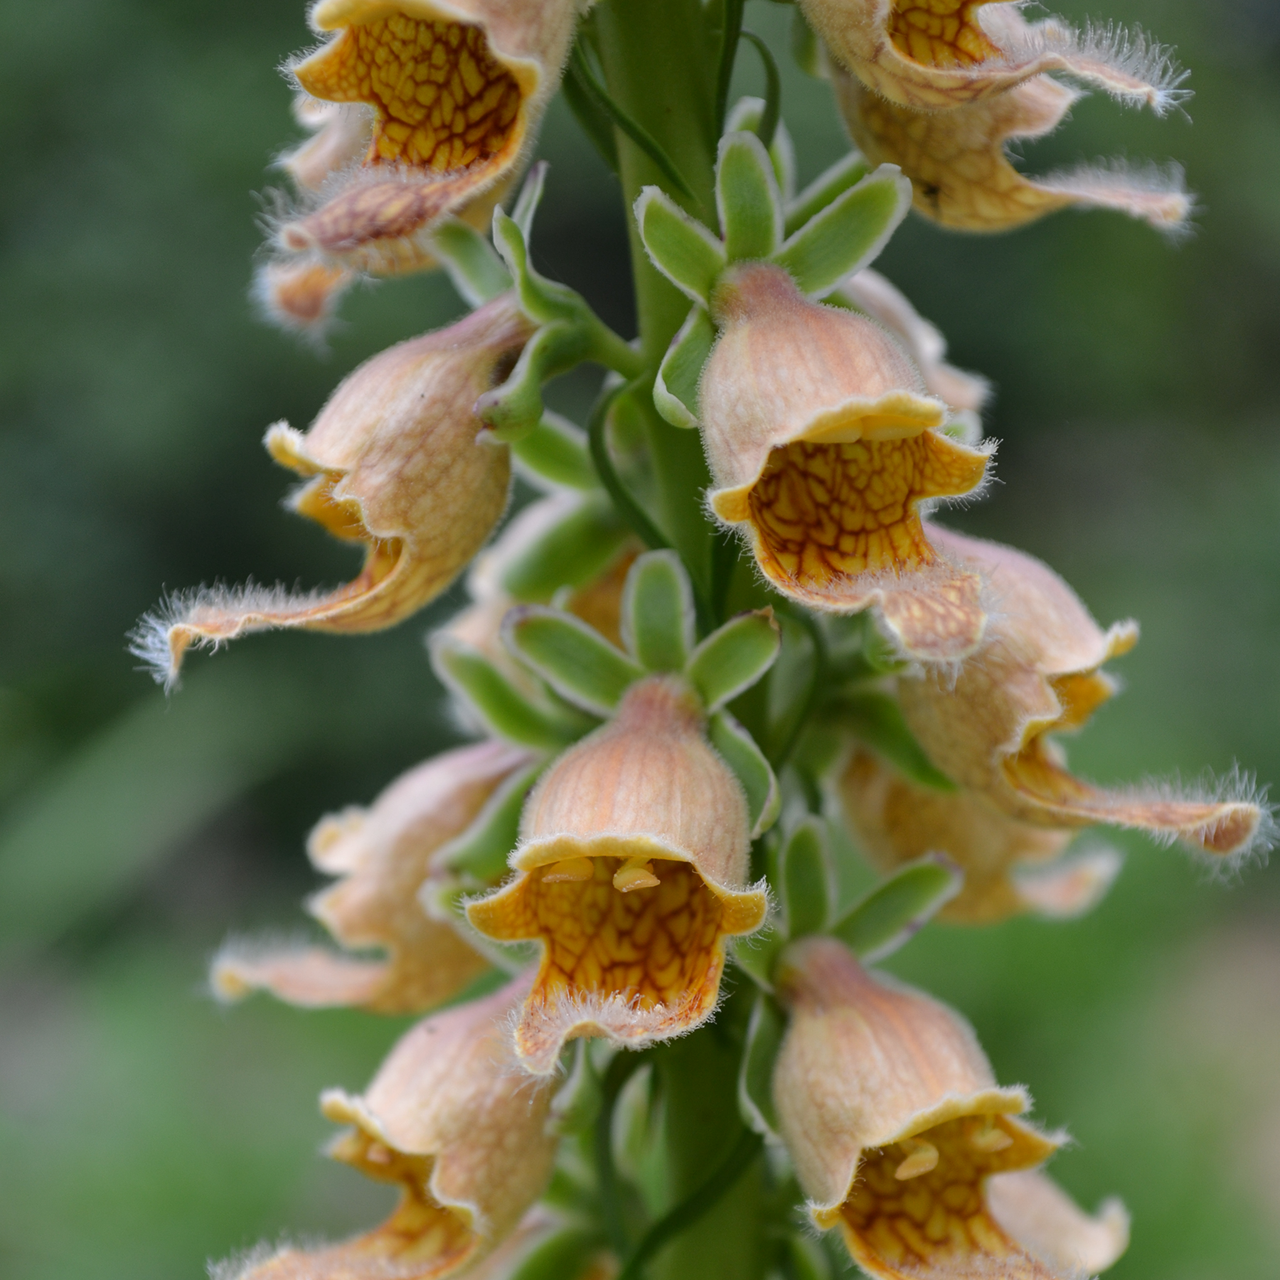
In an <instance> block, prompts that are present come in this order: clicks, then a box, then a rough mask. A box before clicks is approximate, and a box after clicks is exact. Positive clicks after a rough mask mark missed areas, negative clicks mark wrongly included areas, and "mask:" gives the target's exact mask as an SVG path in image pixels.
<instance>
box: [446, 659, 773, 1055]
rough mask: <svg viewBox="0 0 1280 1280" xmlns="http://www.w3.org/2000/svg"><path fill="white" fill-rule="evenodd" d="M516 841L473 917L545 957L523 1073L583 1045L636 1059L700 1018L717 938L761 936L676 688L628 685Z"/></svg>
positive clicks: (668, 682)
mask: <svg viewBox="0 0 1280 1280" xmlns="http://www.w3.org/2000/svg"><path fill="white" fill-rule="evenodd" d="M521 831H522V838H521V841H520V844H519V846H518V848H517V850H516V852H515V853H514V854H513V855H512V858H511V865H512V867H513V868H514V869H515V870H516V876H515V878H514V879H513V880H511V881H510V882H509V883H508V884H507V885H505V886H504V887H503V888H501V889H499V890H498V891H497V892H496V893H494V894H492V895H490V896H489V897H486V898H483V899H481V900H479V901H477V902H473V903H472V904H471V905H470V906H469V907H468V909H467V915H468V918H469V920H470V921H471V923H472V924H473V925H474V926H475V927H476V928H477V929H478V930H479V931H480V932H481V933H483V934H485V935H486V936H488V937H491V938H494V939H497V940H500V941H518V940H536V941H538V942H540V943H541V945H542V958H541V961H540V964H539V968H538V974H537V977H536V978H535V980H534V983H533V987H532V989H531V991H530V993H529V997H528V999H527V1001H526V1002H525V1005H524V1007H523V1009H522V1010H521V1013H520V1016H519V1018H518V1020H517V1022H516V1028H515V1047H516V1053H517V1056H518V1057H519V1058H520V1060H521V1061H522V1062H523V1064H524V1066H525V1068H526V1069H527V1070H529V1071H531V1072H533V1073H534V1074H537V1075H545V1074H548V1073H550V1072H552V1071H554V1070H555V1068H556V1063H557V1060H558V1056H559V1052H560V1048H561V1046H562V1045H563V1044H564V1043H565V1041H566V1040H569V1039H572V1038H574V1037H576V1036H598V1035H604V1036H608V1037H609V1038H610V1039H612V1040H614V1041H616V1042H618V1043H621V1044H626V1045H628V1046H631V1047H639V1046H642V1045H644V1044H648V1043H651V1042H653V1041H654V1040H658V1039H665V1038H667V1037H669V1036H672V1035H678V1034H680V1033H682V1032H684V1031H688V1030H691V1029H692V1028H693V1027H695V1026H698V1025H699V1024H700V1023H702V1022H704V1021H706V1019H707V1018H708V1017H710V1015H711V1013H712V1011H713V1010H714V1008H715V1004H716V998H717V995H718V992H719V985H720V975H721V973H722V972H723V969H724V963H725V942H726V939H727V938H728V937H731V936H735V935H740V934H745V933H750V932H752V931H754V930H755V929H757V928H759V927H760V925H761V924H762V923H763V922H764V918H765V915H766V914H767V911H768V898H767V896H766V894H765V892H764V891H763V889H761V888H748V887H746V884H745V882H746V875H747V870H748V866H749V855H750V838H749V823H748V820H747V808H746V800H745V797H744V796H743V793H742V789H741V787H740V785H739V784H738V781H737V779H736V778H735V777H734V776H733V774H732V773H731V772H730V770H729V768H728V766H727V765H726V764H725V763H724V761H722V760H721V759H720V757H719V756H718V755H716V753H715V751H714V750H713V749H712V748H711V746H710V744H709V743H708V742H707V741H706V738H705V737H704V735H703V726H702V722H701V713H700V711H699V710H698V708H697V704H696V702H695V700H694V699H693V697H692V694H691V693H690V691H689V690H688V689H687V688H685V687H684V685H683V682H682V681H680V680H678V679H675V678H671V677H652V678H649V679H646V680H643V681H640V682H639V683H638V684H636V685H634V686H632V688H631V689H630V690H629V691H628V692H627V694H626V695H624V698H623V701H622V703H621V705H620V707H619V709H618V712H617V714H616V715H615V717H614V719H613V720H611V721H609V722H608V723H606V724H605V725H602V726H601V727H600V728H599V729H597V730H596V731H595V732H594V733H592V734H590V735H589V736H588V737H586V738H584V739H583V740H582V741H581V742H579V743H578V744H577V745H576V746H575V747H573V748H571V749H570V750H569V751H567V752H565V754H564V755H562V756H561V757H560V758H559V759H558V760H557V761H556V762H555V763H554V764H553V765H552V766H551V768H550V769H549V770H548V771H547V773H546V774H545V775H544V776H543V778H542V780H541V781H540V782H539V783H538V785H537V787H535V788H534V791H533V793H532V794H531V795H530V797H529V799H528V801H527V802H526V805H525V811H524V815H523V817H522V820H521Z"/></svg>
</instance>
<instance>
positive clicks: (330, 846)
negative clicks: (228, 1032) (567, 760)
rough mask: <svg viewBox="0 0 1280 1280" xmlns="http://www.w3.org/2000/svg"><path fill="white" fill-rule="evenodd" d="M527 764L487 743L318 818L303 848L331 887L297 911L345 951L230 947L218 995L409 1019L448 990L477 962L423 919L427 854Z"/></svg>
mask: <svg viewBox="0 0 1280 1280" xmlns="http://www.w3.org/2000/svg"><path fill="white" fill-rule="evenodd" d="M529 761H530V756H529V755H528V753H527V752H524V751H520V750H518V749H516V748H513V747H509V746H506V745H503V744H501V743H497V742H482V743H478V744H476V745H474V746H468V747H459V748H457V749H455V750H453V751H446V752H445V753H444V754H443V755H439V756H436V757H435V758H434V759H431V760H428V761H427V762H426V763H425V764H420V765H418V766H417V768H415V769H410V770H409V772H408V773H405V774H403V775H402V776H401V777H399V778H397V779H396V781H395V782H393V783H392V784H391V785H390V786H389V787H388V788H387V789H386V790H385V791H383V792H382V794H381V795H380V796H378V798H377V799H376V800H375V801H374V802H373V804H372V805H370V806H369V807H368V808H367V809H363V808H350V809H345V810H343V811H342V812H341V813H337V814H333V815H331V816H330V817H327V818H324V819H322V820H321V822H320V823H319V824H318V825H317V826H316V828H315V830H314V831H312V833H311V838H310V839H309V840H308V842H307V853H308V854H309V856H310V858H311V861H312V863H313V864H314V865H315V867H316V869H317V870H319V871H323V872H326V873H327V874H329V875H332V876H337V877H339V879H338V882H337V883H336V884H335V885H333V886H331V887H330V888H327V889H324V890H322V891H321V892H320V893H318V894H317V895H316V896H315V897H314V898H312V899H311V901H310V903H309V904H308V905H309V909H310V911H311V914H312V915H314V916H315V917H316V918H317V919H318V920H319V921H320V922H321V923H322V924H323V925H324V926H325V927H326V928H327V929H328V930H329V932H330V933H331V934H332V935H333V936H334V938H336V939H337V941H338V942H339V943H341V944H342V946H343V947H344V948H346V949H347V950H348V951H363V950H366V949H369V948H377V949H379V950H381V951H383V952H384V953H385V956H384V958H382V959H369V958H363V957H360V956H355V955H349V954H342V953H338V952H335V951H332V950H330V949H328V948H325V947H319V946H284V947H281V946H263V945H255V944H252V943H244V942H233V943H229V944H228V945H227V946H225V947H224V948H223V949H222V951H221V952H220V953H219V955H218V957H217V959H216V960H215V961H214V964H213V972H212V975H211V982H212V986H213V989H214V992H215V993H216V994H217V995H218V996H220V997H221V998H223V999H231V1000H234V999H239V998H240V997H242V996H245V995H248V994H249V992H251V991H254V990H258V989H264V990H267V991H270V992H271V993H272V994H273V995H276V996H278V997H279V998H280V999H282V1000H287V1001H289V1002H290V1003H291V1004H298V1005H307V1006H311V1007H325V1006H331V1005H360V1006H362V1007H364V1008H367V1009H373V1010H376V1011H378V1012H380V1013H416V1012H421V1011H423V1010H425V1009H430V1008H432V1007H433V1006H435V1005H438V1004H440V1003H442V1002H443V1001H445V1000H447V999H449V998H450V997H451V996H454V995H456V994H457V993H458V992H459V991H461V990H462V989H463V988H464V987H465V986H466V985H467V984H468V983H469V982H471V981H472V980H473V979H474V978H477V977H479V975H480V974H481V973H483V972H484V971H485V970H486V969H487V968H488V967H489V961H488V960H487V959H486V958H485V957H484V956H482V955H481V954H480V953H479V952H478V951H476V949H475V948H474V947H472V946H470V945H469V944H468V943H467V942H466V940H465V939H464V938H463V936H462V934H461V932H460V931H458V930H456V929H454V928H452V927H451V926H450V925H449V924H448V923H446V922H444V921H440V920H434V919H431V918H430V917H429V916H427V914H426V913H425V912H424V911H423V908H422V906H421V904H420V901H419V898H418V891H419V889H420V888H421V887H422V885H423V884H424V883H425V882H426V881H427V880H429V879H430V878H431V877H432V875H433V873H436V872H437V868H436V867H435V865H434V858H435V855H436V853H437V852H438V851H439V850H440V849H442V848H443V847H444V846H445V845H447V844H448V843H449V842H450V841H451V840H453V839H455V838H456V837H457V836H459V835H461V834H462V833H463V832H464V831H465V830H466V829H467V828H468V827H469V826H470V825H471V824H472V822H474V821H475V820H476V818H477V817H478V816H479V815H480V813H481V811H482V810H483V808H484V806H485V804H486V803H487V802H488V800H489V799H490V797H491V796H492V795H493V794H494V792H495V791H496V790H497V789H498V788H499V787H500V786H501V785H502V783H504V782H505V781H506V780H507V779H508V778H510V777H511V776H512V775H513V774H514V773H515V772H517V771H518V770H520V769H522V768H523V767H525V766H526V765H527V764H528V763H529Z"/></svg>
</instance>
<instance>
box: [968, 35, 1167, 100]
mask: <svg viewBox="0 0 1280 1280" xmlns="http://www.w3.org/2000/svg"><path fill="white" fill-rule="evenodd" d="M993 16H994V15H993ZM993 34H994V30H993ZM998 40H999V43H1000V45H1001V47H1002V49H1003V51H1004V59H1003V60H1004V61H1007V62H1009V63H1011V64H1015V65H1016V64H1018V63H1024V62H1031V61H1034V60H1035V59H1036V58H1039V57H1043V56H1045V55H1056V56H1058V57H1060V58H1061V59H1062V60H1063V62H1064V63H1066V64H1067V65H1066V66H1065V67H1064V69H1063V70H1064V74H1067V75H1071V76H1075V77H1078V78H1079V79H1081V80H1086V81H1088V82H1089V83H1091V84H1096V85H1098V86H1099V87H1100V88H1102V89H1104V90H1105V91H1106V92H1107V93H1109V94H1111V96H1112V97H1114V98H1118V99H1119V100H1120V101H1122V102H1129V103H1132V104H1135V105H1136V104H1139V103H1146V104H1147V105H1149V106H1150V107H1151V109H1152V110H1153V111H1155V113H1156V114H1157V115H1166V114H1167V113H1168V112H1170V111H1172V110H1174V109H1175V108H1178V107H1181V106H1182V104H1183V103H1185V102H1187V101H1188V100H1189V99H1190V98H1191V96H1192V95H1191V90H1189V89H1184V88H1183V87H1182V86H1183V84H1184V83H1185V82H1186V79H1187V76H1188V75H1189V74H1190V73H1189V72H1188V71H1187V70H1186V69H1185V68H1183V67H1181V66H1179V65H1178V63H1177V61H1176V59H1175V58H1174V56H1173V53H1172V51H1171V50H1169V49H1168V48H1167V47H1166V46H1164V45H1162V44H1160V43H1159V42H1158V41H1157V40H1155V39H1153V38H1152V37H1151V36H1150V35H1148V34H1147V33H1146V32H1145V31H1143V30H1142V29H1141V28H1138V29H1135V30H1133V31H1130V30H1127V29H1126V28H1125V27H1122V26H1119V25H1118V24H1116V23H1114V22H1107V23H1095V22H1088V23H1086V24H1085V26H1084V27H1083V28H1081V29H1077V28H1075V27H1070V26H1067V25H1066V24H1065V23H1063V22H1060V21H1059V20H1057V19H1056V18H1047V19H1045V20H1044V21H1043V22H1037V23H1035V24H1032V25H1029V24H1026V23H1019V24H1018V25H1017V26H1016V27H1015V26H1013V25H1012V23H1010V24H1009V25H1008V26H1007V27H1006V25H1005V23H1000V24H999V32H998ZM1108 73H1111V74H1108ZM1124 81H1129V82H1131V83H1129V84H1126V83H1124Z"/></svg>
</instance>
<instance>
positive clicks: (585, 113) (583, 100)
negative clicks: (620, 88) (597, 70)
mask: <svg viewBox="0 0 1280 1280" xmlns="http://www.w3.org/2000/svg"><path fill="white" fill-rule="evenodd" d="M560 90H561V92H562V93H563V94H564V100H565V102H567V103H568V104H569V110H570V111H572V112H573V116H574V119H575V120H577V122H578V124H579V125H581V127H582V132H583V133H585V134H586V135H587V137H588V138H589V139H590V141H591V145H592V146H594V147H595V149H596V150H597V151H598V152H599V153H600V158H601V159H602V160H603V161H604V162H605V164H607V165H608V166H609V168H610V169H612V170H613V172H614V173H617V172H618V141H617V139H616V138H615V137H614V133H613V120H612V119H611V118H610V116H609V113H608V112H607V111H606V110H605V109H604V108H603V107H602V106H601V105H600V102H599V100H598V99H597V98H596V97H595V96H594V95H593V94H592V93H591V90H590V89H589V88H588V87H587V86H586V85H585V84H583V82H582V76H581V73H580V72H579V71H578V68H577V64H576V63H575V62H574V61H572V60H571V61H570V62H569V65H568V66H567V67H566V68H565V75H564V79H563V80H562V81H561V82H560Z"/></svg>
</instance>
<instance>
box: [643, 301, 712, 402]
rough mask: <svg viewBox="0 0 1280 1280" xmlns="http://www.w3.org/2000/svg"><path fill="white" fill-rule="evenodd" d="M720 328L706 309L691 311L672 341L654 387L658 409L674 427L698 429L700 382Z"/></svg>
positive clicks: (659, 368)
mask: <svg viewBox="0 0 1280 1280" xmlns="http://www.w3.org/2000/svg"><path fill="white" fill-rule="evenodd" d="M715 341H716V327H715V325H714V324H712V322H711V317H710V316H709V315H708V314H707V313H706V311H705V310H704V309H703V308H702V307H697V306H695V307H691V308H690V309H689V317H688V319H687V320H686V321H685V322H684V324H683V325H681V327H680V332H679V333H677V334H676V336H675V337H674V338H672V340H671V345H670V346H669V347H668V348H667V354H666V355H665V356H663V357H662V363H661V365H659V366H658V377H657V380H656V381H655V382H654V384H653V404H654V408H656V409H657V411H658V412H659V413H660V414H661V415H662V416H663V417H664V418H665V419H666V420H667V421H668V422H669V423H671V425H672V426H673V427H696V426H697V425H698V382H699V380H700V379H701V377H702V367H703V365H705V364H706V363H707V357H708V356H709V355H710V354H711V348H712V347H713V346H715Z"/></svg>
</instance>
